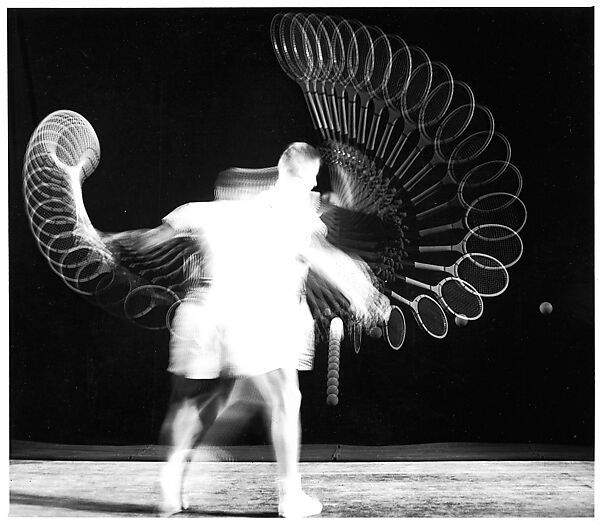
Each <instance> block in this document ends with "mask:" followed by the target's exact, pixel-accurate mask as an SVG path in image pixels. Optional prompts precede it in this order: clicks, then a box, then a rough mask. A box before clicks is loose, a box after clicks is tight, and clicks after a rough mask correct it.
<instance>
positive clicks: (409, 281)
mask: <svg viewBox="0 0 600 524" xmlns="http://www.w3.org/2000/svg"><path fill="white" fill-rule="evenodd" d="M404 282H406V283H407V284H410V285H411V286H417V287H420V288H423V289H429V290H430V291H431V289H432V287H431V286H429V285H427V284H423V282H419V281H418V280H415V279H414V278H410V277H404Z"/></svg>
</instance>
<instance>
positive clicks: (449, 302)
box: [439, 278, 483, 320]
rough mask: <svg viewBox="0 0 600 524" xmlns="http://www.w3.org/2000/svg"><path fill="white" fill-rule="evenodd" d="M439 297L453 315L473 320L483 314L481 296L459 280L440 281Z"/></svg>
mask: <svg viewBox="0 0 600 524" xmlns="http://www.w3.org/2000/svg"><path fill="white" fill-rule="evenodd" d="M439 296H440V298H441V299H442V301H443V304H444V305H445V306H446V308H447V309H448V310H449V311H450V312H451V313H452V314H453V315H456V316H458V317H462V318H466V319H467V320H475V319H477V318H479V317H480V316H481V315H482V314H483V300H482V299H481V296H480V295H479V293H477V291H476V290H475V289H473V288H472V287H471V286H470V285H468V284H467V283H466V282H464V281H462V280H460V279H457V278H447V279H445V280H444V281H442V282H441V283H440V285H439Z"/></svg>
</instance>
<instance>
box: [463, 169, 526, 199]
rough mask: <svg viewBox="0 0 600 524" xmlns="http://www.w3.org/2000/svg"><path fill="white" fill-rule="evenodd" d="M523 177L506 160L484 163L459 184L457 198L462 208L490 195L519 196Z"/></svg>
mask: <svg viewBox="0 0 600 524" xmlns="http://www.w3.org/2000/svg"><path fill="white" fill-rule="evenodd" d="M522 189H523V177H522V176H521V172H520V171H519V170H518V169H517V167H516V166H515V165H514V164H511V163H510V162H507V161H504V160H492V161H490V162H484V163H483V164H479V165H477V166H475V167H474V168H472V169H471V170H470V171H469V172H468V173H467V174H466V175H465V176H464V178H463V179H462V180H461V182H460V184H458V191H457V197H458V199H459V203H460V205H461V206H463V207H465V208H467V207H468V206H469V204H470V203H471V202H474V201H475V200H476V199H477V198H480V197H482V196H484V195H486V194H489V193H509V194H511V195H514V196H519V195H520V194H521V190H522Z"/></svg>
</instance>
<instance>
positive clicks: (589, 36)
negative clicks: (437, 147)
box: [8, 8, 594, 444]
mask: <svg viewBox="0 0 600 524" xmlns="http://www.w3.org/2000/svg"><path fill="white" fill-rule="evenodd" d="M276 12H277V10H267V9H199V10H192V9H178V10H163V9H152V10H127V9H118V10H104V9H93V10H89V9H88V10H39V9H35V10H25V9H23V10H9V11H8V44H9V48H8V52H9V55H8V56H9V155H10V158H9V180H8V185H9V220H10V229H9V250H10V252H9V254H10V266H9V270H10V275H9V276H10V431H11V438H15V439H32V440H41V441H51V442H64V443H122V444H124V443H150V442H155V441H156V439H157V435H158V429H159V427H160V423H161V421H162V418H163V416H164V412H165V409H166V402H167V398H168V375H167V373H166V371H165V368H166V363H167V357H168V355H167V350H168V334H167V333H166V332H159V333H156V332H149V331H143V330H142V329H140V328H137V327H135V326H133V325H131V324H128V323H127V322H126V321H124V320H120V319H117V318H112V317H109V316H108V315H107V314H106V313H104V312H103V311H102V310H100V309H99V308H97V307H95V306H93V305H91V304H89V303H88V302H86V301H84V300H83V299H81V298H80V297H78V296H77V295H75V294H74V293H73V292H72V291H70V290H69V289H68V288H67V287H66V286H65V285H64V284H63V283H62V282H61V281H60V279H59V278H58V277H56V275H55V274H54V273H52V271H51V270H50V268H49V267H48V266H47V264H46V262H45V260H44V258H43V257H42V256H40V254H39V253H38V251H37V248H36V246H35V244H34V239H33V236H32V235H31V233H30V232H29V229H28V224H27V219H26V216H25V213H24V208H23V200H22V195H21V179H22V178H21V177H22V175H21V167H22V158H23V154H24V151H25V147H26V144H27V140H28V139H29V136H30V135H31V133H32V131H33V129H34V128H35V126H36V125H37V123H38V122H39V121H40V120H41V119H42V118H43V117H44V116H46V115H47V114H49V113H50V112H52V111H55V110H57V109H71V110H74V111H77V112H79V113H81V114H82V115H84V116H85V117H86V118H87V119H88V120H89V121H90V122H91V123H92V125H93V126H94V128H95V130H96V132H97V134H98V136H99V139H100V144H101V147H102V161H101V163H100V166H99V168H98V170H97V171H96V173H94V175H93V176H92V177H90V178H89V179H88V180H87V181H86V183H85V188H84V197H85V202H86V207H87V209H88V213H89V215H90V218H91V220H92V222H93V224H94V225H95V226H96V227H97V228H98V229H100V230H103V231H119V230H125V229H132V228H138V227H152V226H154V225H156V224H158V223H159V221H160V219H161V218H162V216H164V215H165V214H166V213H168V212H169V211H170V210H172V209H173V208H174V207H176V206H178V205H180V204H182V203H184V202H187V201H190V200H203V199H209V198H211V196H212V184H213V182H214V178H215V176H216V174H217V173H218V171H220V170H222V169H224V168H226V167H229V166H244V167H265V166H271V165H274V164H275V163H276V161H277V158H278V156H279V153H280V152H281V151H282V150H283V148H284V147H285V145H286V144H288V143H289V142H291V141H296V140H305V141H308V142H312V143H317V142H318V136H317V135H316V134H315V132H314V131H313V130H312V127H311V121H310V118H309V116H308V113H307V111H306V107H305V105H304V100H303V98H302V95H301V91H300V89H299V88H298V86H297V85H296V84H295V83H294V82H292V80H290V79H289V78H288V77H287V76H286V75H285V74H284V73H283V71H282V70H281V69H280V67H279V65H278V63H277V61H276V59H275V55H274V53H273V51H272V48H271V44H270V37H269V24H270V21H271V18H272V17H273V15H274V14H275V13H276ZM327 12H328V13H331V14H339V15H342V16H345V17H348V18H357V19H359V20H360V21H362V22H363V23H366V24H373V25H378V26H379V27H380V28H381V29H383V30H384V31H385V32H387V33H396V34H398V35H400V36H402V37H403V38H404V39H405V40H406V41H407V42H408V43H409V44H411V45H413V44H414V45H419V46H421V47H423V48H424V49H425V50H426V51H427V53H428V54H429V55H430V57H432V59H435V60H440V61H443V62H444V63H445V64H446V65H448V66H449V67H450V69H451V71H452V72H453V74H454V77H455V78H457V79H461V80H464V81H466V82H467V83H468V84H469V85H470V86H471V87H472V89H473V91H474V92H475V95H476V99H477V100H478V101H479V102H481V103H483V104H484V105H486V106H487V107H489V108H490V109H491V110H492V111H493V113H494V116H495V118H496V125H497V129H498V130H499V131H501V132H502V133H504V134H505V135H506V136H507V137H508V138H509V140H510V142H511V145H512V147H513V159H512V161H513V162H514V163H515V164H516V165H517V166H518V167H519V169H520V170H521V172H522V173H523V176H524V179H525V186H524V190H523V193H522V198H523V200H524V201H525V203H526V204H527V206H528V211H529V219H528V223H527V225H526V227H525V229H524V230H523V233H522V237H523V241H524V243H525V254H524V256H523V259H522V260H521V261H520V262H519V264H517V265H516V266H515V267H513V268H512V269H511V272H510V275H511V285H510V287H509V289H508V291H506V292H505V293H504V294H503V295H502V296H501V297H498V298H496V299H492V300H489V301H486V303H485V306H486V311H485V312H484V316H483V318H482V319H481V320H479V321H477V322H471V323H469V325H468V326H466V327H463V328H457V327H456V326H455V325H454V323H453V322H451V326H450V327H451V329H450V333H449V335H448V336H447V337H446V339H444V340H442V341H436V340H433V339H431V338H429V337H428V336H426V335H424V334H423V333H421V332H420V331H418V330H417V329H416V328H415V326H414V324H413V323H412V320H411V319H410V318H407V320H408V321H409V332H408V335H407V340H406V343H405V345H404V347H403V348H402V349H401V350H400V351H399V352H394V351H392V350H390V349H389V348H387V347H385V346H384V345H383V344H382V343H381V342H378V341H370V340H367V341H366V343H365V344H364V346H363V349H362V350H361V352H360V353H359V354H358V355H355V354H354V352H353V351H352V349H351V348H350V347H344V348H343V353H342V374H341V394H340V404H339V405H338V406H337V407H336V408H331V407H328V406H326V404H325V381H326V369H325V368H326V356H325V354H326V351H324V348H320V349H319V350H318V351H317V356H316V362H315V371H314V372H312V373H302V374H301V386H302V391H303V396H304V398H303V407H302V420H303V427H304V442H307V443H315V442H342V443H356V444H401V443H417V442H438V441H482V442H485V441H487V442H491V441H496V442H500V441H502V442H554V443H578V444H590V443H592V442H593V427H594V420H593V419H594V395H593V393H594V327H593V319H594V296H593V295H594V292H593V284H594V282H593V253H594V251H593V242H594V237H593V218H594V217H593V56H592V42H593V11H592V9H548V8H544V9H490V8H486V9H456V8H453V9H389V8H386V9H365V8H363V9H359V10H356V9H355V10H348V9H346V10H341V9H329V10H327ZM542 301H550V302H551V303H552V304H553V305H554V312H553V313H552V314H551V315H547V316H543V315H541V314H540V313H539V310H538V306H539V304H540V302H542ZM249 438H250V437H249ZM254 438H256V439H258V440H260V439H262V438H264V435H260V434H259V435H258V436H256V435H255V436H254Z"/></svg>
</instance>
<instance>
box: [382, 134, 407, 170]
mask: <svg viewBox="0 0 600 524" xmlns="http://www.w3.org/2000/svg"><path fill="white" fill-rule="evenodd" d="M412 131H413V130H412V129H410V128H408V132H407V128H406V127H405V128H404V130H403V131H402V134H401V135H400V138H399V139H398V142H396V145H395V146H394V149H392V152H391V153H390V155H389V157H388V159H387V162H386V165H387V166H389V167H392V166H393V165H394V164H395V163H396V160H398V156H399V155H400V152H401V151H402V148H403V147H404V144H406V141H407V140H408V137H409V135H410V134H411V133H412Z"/></svg>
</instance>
